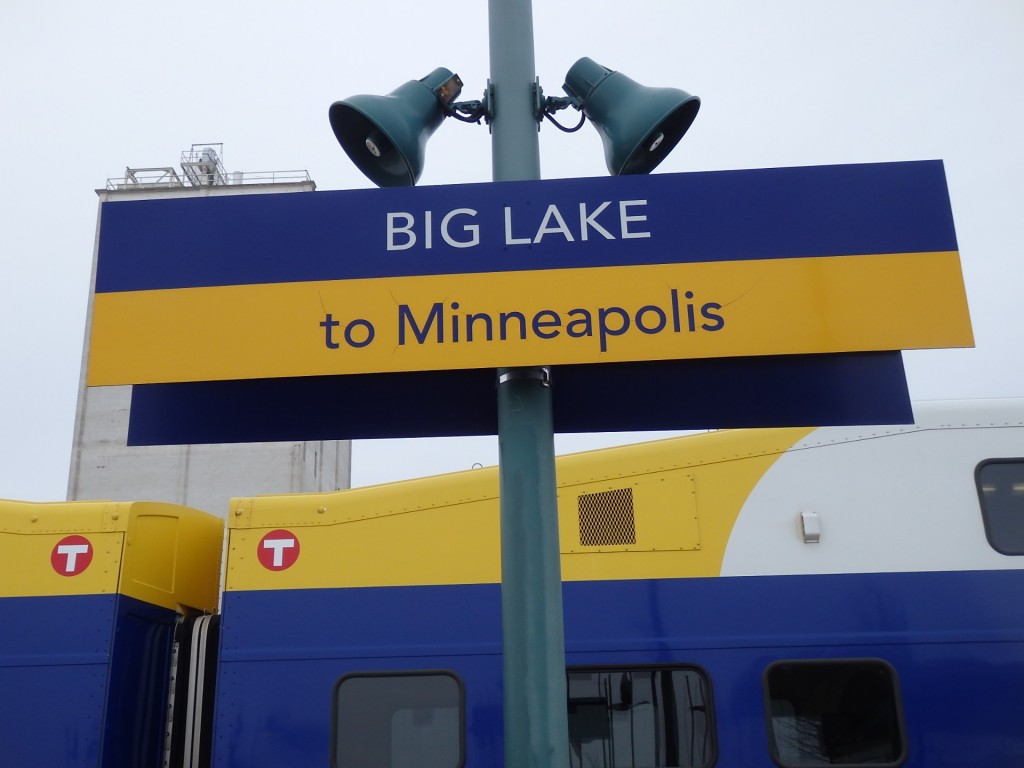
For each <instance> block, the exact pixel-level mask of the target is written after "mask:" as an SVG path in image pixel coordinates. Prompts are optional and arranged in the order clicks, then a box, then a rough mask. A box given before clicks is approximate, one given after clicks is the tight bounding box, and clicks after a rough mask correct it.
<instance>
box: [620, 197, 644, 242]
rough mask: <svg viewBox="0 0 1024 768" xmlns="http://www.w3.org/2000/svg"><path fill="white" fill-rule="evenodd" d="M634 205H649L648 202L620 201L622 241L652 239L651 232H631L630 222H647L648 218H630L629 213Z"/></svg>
mask: <svg viewBox="0 0 1024 768" xmlns="http://www.w3.org/2000/svg"><path fill="white" fill-rule="evenodd" d="M633 205H647V201H646V200H620V201H619V221H620V222H621V224H622V239H623V240H625V239H627V238H630V237H650V236H651V233H650V232H630V231H629V222H631V221H647V217H646V216H639V215H637V216H630V215H629V213H628V212H627V211H628V209H629V207H630V206H633Z"/></svg>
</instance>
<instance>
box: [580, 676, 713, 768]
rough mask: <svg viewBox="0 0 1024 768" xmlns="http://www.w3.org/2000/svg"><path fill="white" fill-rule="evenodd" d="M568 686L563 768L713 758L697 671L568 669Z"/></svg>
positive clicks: (654, 766)
mask: <svg viewBox="0 0 1024 768" xmlns="http://www.w3.org/2000/svg"><path fill="white" fill-rule="evenodd" d="M568 684H569V764H570V766H573V767H576V768H662V766H665V767H666V768H667V767H668V766H680V767H682V766H686V767H687V768H690V767H696V766H710V765H711V764H712V763H713V762H714V755H715V748H714V737H713V733H712V725H711V702H710V692H709V690H708V683H707V679H706V678H705V676H704V675H703V674H702V673H701V672H700V671H699V670H696V669H693V668H678V669H652V668H630V669H624V668H620V669H605V668H602V669H586V670H584V669H574V670H570V671H569V672H568Z"/></svg>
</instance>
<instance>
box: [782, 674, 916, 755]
mask: <svg viewBox="0 0 1024 768" xmlns="http://www.w3.org/2000/svg"><path fill="white" fill-rule="evenodd" d="M765 693H766V697H767V704H768V713H769V718H770V726H771V727H770V733H771V742H770V746H771V749H772V757H774V758H775V761H776V762H777V763H778V764H779V765H781V766H785V768H790V766H825V765H837V764H838V765H899V764H900V763H901V762H902V760H903V759H904V749H903V743H904V742H903V737H902V725H901V719H900V709H899V704H898V701H897V692H896V682H895V672H894V671H893V669H892V667H890V666H889V665H888V664H886V663H885V662H882V661H877V660H871V659H857V660H840V661H789V662H779V663H777V664H773V665H772V666H770V667H769V668H768V670H767V671H766V673H765Z"/></svg>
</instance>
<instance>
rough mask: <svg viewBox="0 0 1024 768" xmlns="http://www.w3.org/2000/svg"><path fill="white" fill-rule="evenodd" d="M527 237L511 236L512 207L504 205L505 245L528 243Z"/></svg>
mask: <svg viewBox="0 0 1024 768" xmlns="http://www.w3.org/2000/svg"><path fill="white" fill-rule="evenodd" d="M530 242H531V241H530V238H528V237H512V209H511V208H509V207H508V206H507V205H506V206H505V245H529V244H530Z"/></svg>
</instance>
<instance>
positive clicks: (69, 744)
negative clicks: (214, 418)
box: [0, 501, 224, 768]
mask: <svg viewBox="0 0 1024 768" xmlns="http://www.w3.org/2000/svg"><path fill="white" fill-rule="evenodd" d="M223 529H224V525H223V521H222V520H221V519H219V518H216V517H213V516H211V515H207V514H204V513H202V512H197V511H196V510H192V509H186V508H183V507H176V506H172V505H168V504H155V503H113V502H82V503H77V502H76V503H57V504H32V503H23V502H9V501H0V563H2V569H3V571H2V572H3V579H2V581H0V765H3V766H10V768H51V767H52V768H72V767H76V768H77V767H78V766H81V767H83V768H84V767H86V766H88V768H97V766H99V767H100V768H125V766H159V765H161V764H162V761H163V759H164V750H165V747H166V742H165V738H164V734H165V731H166V728H167V725H168V723H167V720H168V710H167V705H168V689H169V676H168V672H169V662H170V657H171V653H172V647H173V635H174V632H175V627H176V625H177V624H178V622H179V619H180V617H181V616H182V615H183V614H184V613H186V612H191V613H197V612H198V613H202V612H212V611H215V610H216V609H217V603H218V577H219V571H220V567H219V563H220V556H221V544H222V540H223Z"/></svg>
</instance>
